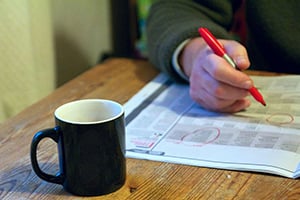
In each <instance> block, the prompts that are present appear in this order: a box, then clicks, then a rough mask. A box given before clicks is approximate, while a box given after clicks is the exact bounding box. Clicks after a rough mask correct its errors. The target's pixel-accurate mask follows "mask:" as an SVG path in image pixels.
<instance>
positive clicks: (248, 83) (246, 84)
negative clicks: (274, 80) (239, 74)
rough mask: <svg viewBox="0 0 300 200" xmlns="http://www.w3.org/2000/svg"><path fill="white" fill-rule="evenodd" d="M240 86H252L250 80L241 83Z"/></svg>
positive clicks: (247, 87)
mask: <svg viewBox="0 0 300 200" xmlns="http://www.w3.org/2000/svg"><path fill="white" fill-rule="evenodd" d="M242 87H243V88H245V89H249V88H251V87H252V81H245V82H244V83H243V84H242Z"/></svg>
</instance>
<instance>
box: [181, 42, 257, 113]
mask: <svg viewBox="0 0 300 200" xmlns="http://www.w3.org/2000/svg"><path fill="white" fill-rule="evenodd" d="M219 41H220V42H221V43H222V44H223V46H224V48H225V49H226V51H227V54H228V55H229V56H230V57H231V58H232V59H233V60H234V61H235V63H236V65H237V67H238V68H239V69H240V70H244V69H247V68H248V67H249V66H250V62H249V59H248V56H247V51H246V49H245V47H244V46H242V45H241V44H240V43H238V42H236V41H233V40H219ZM179 62H180V65H181V66H182V68H183V71H184V72H185V74H186V75H187V76H188V77H189V81H190V96H191V98H192V99H193V100H194V101H196V102H197V103H199V104H200V105H201V106H203V107H204V108H206V109H208V110H212V111H218V112H230V113H233V112H238V111H240V110H243V109H245V108H247V107H249V106H250V101H249V99H247V98H246V96H247V95H248V89H249V88H251V87H252V86H253V82H252V80H251V79H250V77H249V76H247V75H246V74H244V73H242V72H241V71H239V70H236V69H234V68H233V67H232V66H231V65H230V64H228V63H227V61H226V60H225V59H223V58H222V57H219V56H218V55H215V54H214V53H213V51H212V50H211V49H210V47H208V46H207V45H206V43H205V41H204V40H203V39H202V38H200V37H198V38H194V39H192V40H191V41H189V42H188V44H187V45H186V46H185V48H184V49H183V52H182V54H181V55H180V58H179Z"/></svg>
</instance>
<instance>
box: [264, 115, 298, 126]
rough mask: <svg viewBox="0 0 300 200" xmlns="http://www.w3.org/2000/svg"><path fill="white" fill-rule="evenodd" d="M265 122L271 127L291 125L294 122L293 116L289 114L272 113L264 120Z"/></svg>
mask: <svg viewBox="0 0 300 200" xmlns="http://www.w3.org/2000/svg"><path fill="white" fill-rule="evenodd" d="M266 121H267V122H268V123H269V124H273V125H285V124H292V123H293V122H294V116H293V115H291V114H289V113H273V114H271V115H270V116H269V117H267V118H266Z"/></svg>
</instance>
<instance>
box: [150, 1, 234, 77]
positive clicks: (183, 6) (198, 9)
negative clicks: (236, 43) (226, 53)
mask: <svg viewBox="0 0 300 200" xmlns="http://www.w3.org/2000/svg"><path fill="white" fill-rule="evenodd" d="M198 2H201V4H200V3H198ZM238 2H239V1H237V0H236V1H234V0H232V1H230V0H222V1H219V0H201V1H196V0H195V1H193V0H172V1H170V0H159V1H156V3H154V4H153V5H152V7H151V9H150V13H149V16H148V18H147V29H146V34H147V47H148V51H149V61H150V62H151V63H152V64H154V65H155V66H156V67H157V68H159V69H160V70H161V71H162V72H164V73H166V74H168V75H169V76H170V77H171V78H172V79H174V80H175V81H183V79H182V78H181V77H180V76H179V75H178V73H177V72H176V70H175V69H174V67H173V66H172V55H173V53H174V51H175V49H176V48H177V46H178V45H180V44H181V43H182V42H183V41H185V40H187V39H189V38H193V37H198V31H197V30H198V28H199V27H207V28H209V29H210V30H211V31H212V32H213V34H215V35H216V36H217V37H218V38H224V39H225V38H226V39H232V38H231V37H230V35H229V34H228V30H229V29H230V27H231V23H232V19H233V13H234V9H235V8H237V6H238V5H237V3H238Z"/></svg>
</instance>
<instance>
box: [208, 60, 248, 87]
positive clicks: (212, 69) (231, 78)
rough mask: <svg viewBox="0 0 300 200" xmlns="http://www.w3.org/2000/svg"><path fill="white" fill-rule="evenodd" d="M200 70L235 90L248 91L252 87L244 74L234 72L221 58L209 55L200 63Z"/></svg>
mask: <svg viewBox="0 0 300 200" xmlns="http://www.w3.org/2000/svg"><path fill="white" fill-rule="evenodd" d="M202 68H203V69H204V70H205V71H206V72H207V73H209V74H210V76H211V77H212V78H213V79H215V80H217V81H219V82H222V83H224V84H228V85H231V86H233V87H237V88H244V89H249V88H251V87H252V86H253V82H252V80H251V79H250V77H249V76H247V75H246V74H245V73H243V72H241V71H239V70H236V69H235V68H233V67H232V66H231V65H230V64H228V63H227V62H226V60H224V59H223V58H221V57H219V56H217V55H214V54H209V55H208V56H207V57H206V59H205V61H204V62H203V63H202Z"/></svg>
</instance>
